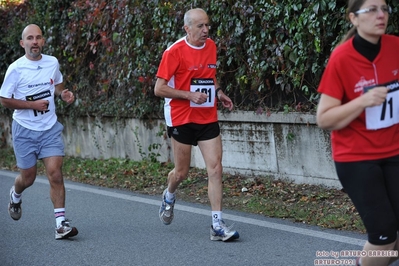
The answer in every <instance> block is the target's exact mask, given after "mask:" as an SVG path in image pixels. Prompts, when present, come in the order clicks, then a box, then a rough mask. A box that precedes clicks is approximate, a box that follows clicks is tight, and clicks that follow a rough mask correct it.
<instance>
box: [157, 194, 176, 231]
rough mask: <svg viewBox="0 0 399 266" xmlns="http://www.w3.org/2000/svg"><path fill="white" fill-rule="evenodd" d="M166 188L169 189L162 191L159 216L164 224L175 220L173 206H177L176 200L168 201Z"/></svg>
mask: <svg viewBox="0 0 399 266" xmlns="http://www.w3.org/2000/svg"><path fill="white" fill-rule="evenodd" d="M166 190H167V189H165V190H164V191H163V193H162V204H161V208H159V218H160V219H161V221H162V222H163V224H165V225H168V224H170V223H171V222H172V220H173V216H174V215H173V208H174V207H175V202H176V200H174V201H173V202H169V201H167V200H166V198H165V194H166Z"/></svg>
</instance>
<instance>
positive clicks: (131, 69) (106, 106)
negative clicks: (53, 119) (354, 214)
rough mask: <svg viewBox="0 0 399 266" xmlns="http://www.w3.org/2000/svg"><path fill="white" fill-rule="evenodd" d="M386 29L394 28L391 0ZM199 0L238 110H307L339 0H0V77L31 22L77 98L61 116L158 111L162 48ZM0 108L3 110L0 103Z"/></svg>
mask: <svg viewBox="0 0 399 266" xmlns="http://www.w3.org/2000/svg"><path fill="white" fill-rule="evenodd" d="M388 4H391V6H392V7H393V14H392V15H391V16H390V24H389V27H388V33H390V34H395V35H396V34H398V15H397V11H398V6H399V4H398V3H397V2H395V3H389V2H388ZM194 7H201V8H203V9H205V11H207V13H208V15H209V17H210V20H211V25H212V28H211V31H210V35H211V38H212V39H214V40H215V42H216V44H217V46H218V78H219V80H220V83H221V84H222V86H223V88H224V91H225V92H226V93H227V94H228V95H229V96H230V97H231V98H232V100H233V101H234V103H235V105H236V109H238V110H245V111H254V112H256V113H258V114H261V113H269V112H274V111H300V112H312V111H314V110H315V107H316V105H317V100H318V94H317V92H316V90H317V86H318V83H319V80H320V78H321V75H322V72H323V69H324V67H325V64H326V62H327V60H328V57H329V55H330V53H331V51H332V49H333V48H334V47H335V46H336V45H337V44H338V42H339V41H340V40H341V38H342V37H343V35H344V34H345V32H346V31H347V30H348V29H349V27H350V25H349V23H348V22H347V20H346V18H345V8H346V1H330V0H318V1H311V0H281V1H273V0H251V1H250V0H244V1H231V0H213V1H211V0H207V1H206V0H203V1H195V0H194V1H193V0H191V1H185V0H183V1H157V0H149V1H134V0H108V1H101V0H76V1H70V0H46V1H44V0H25V1H17V0H8V1H7V0H0V22H1V25H2V27H1V28H0V36H1V39H0V50H1V52H0V82H2V81H3V78H4V75H5V72H6V70H7V67H8V66H9V65H10V64H11V63H12V62H13V61H14V60H16V59H17V58H19V57H20V56H22V55H23V52H24V51H23V49H22V48H21V47H20V46H19V40H20V39H21V32H22V30H23V28H24V27H25V26H26V25H27V24H30V23H35V24H38V25H39V26H40V27H41V28H42V30H43V34H44V36H45V38H46V47H45V49H44V53H46V54H51V55H54V56H56V57H57V58H58V59H59V61H60V64H61V71H62V73H63V75H64V81H65V83H66V86H67V88H69V89H70V90H72V91H73V92H74V93H75V94H76V98H77V100H76V102H75V103H74V104H73V105H71V106H66V105H64V104H63V103H62V102H60V103H58V104H59V108H58V112H59V113H60V114H65V115H69V116H73V117H76V116H81V115H92V116H113V117H135V118H161V117H163V99H160V98H158V97H155V96H154V93H153V87H154V84H155V80H156V77H155V75H156V72H157V68H158V65H159V62H160V59H161V57H162V53H163V51H164V50H165V49H166V48H167V47H168V46H169V45H171V44H172V43H173V42H174V41H176V40H177V39H178V38H180V37H182V36H184V34H185V33H184V30H183V29H182V26H183V16H184V13H185V11H187V10H188V9H190V8H194ZM0 113H10V110H6V109H4V108H2V107H0Z"/></svg>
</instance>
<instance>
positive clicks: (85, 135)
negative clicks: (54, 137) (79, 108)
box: [0, 112, 340, 188]
mask: <svg viewBox="0 0 399 266" xmlns="http://www.w3.org/2000/svg"><path fill="white" fill-rule="evenodd" d="M219 120H220V126H221V134H222V140H223V167H224V171H225V172H228V173H238V174H242V175H255V176H257V175H268V176H273V177H275V178H281V179H288V180H292V181H294V182H295V183H307V184H321V185H326V186H329V187H336V188H339V187H340V184H339V181H338V179H337V177H336V173H335V169H334V165H333V162H332V160H331V148H330V137H329V132H326V131H324V130H321V129H319V128H318V127H317V126H316V123H315V116H314V115H310V114H298V113H289V114H282V113H272V114H262V115H256V114H254V113H253V112H234V113H222V112H220V113H219ZM60 121H61V122H62V123H63V124H64V127H65V129H64V140H65V152H66V154H67V155H70V156H76V157H82V158H105V159H107V158H112V157H114V158H115V157H116V158H129V159H132V160H141V159H143V158H146V157H147V158H148V157H151V156H154V154H157V153H159V156H157V158H158V160H160V161H173V156H172V151H171V147H170V140H169V139H168V138H167V137H166V135H165V132H164V127H165V125H164V121H163V120H154V121H142V120H138V119H126V120H120V121H114V120H113V119H112V118H101V119H97V118H93V117H82V118H81V119H78V120H74V121H71V120H70V119H68V118H60ZM9 124H10V119H9V118H7V117H4V116H0V127H1V126H2V125H3V129H1V130H2V131H3V132H5V139H6V141H7V143H8V145H12V144H11V133H10V131H11V130H10V126H7V125H9ZM154 144H155V145H154ZM150 146H152V147H153V148H155V149H153V150H151V151H149V150H148V148H149V147H150ZM151 154H153V155H151ZM191 157H192V160H191V165H192V166H193V167H199V168H204V167H205V165H204V161H203V159H202V156H201V152H200V150H199V148H198V147H194V148H193V152H192V156H191Z"/></svg>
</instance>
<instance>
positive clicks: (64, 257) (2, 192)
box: [0, 171, 366, 266]
mask: <svg viewBox="0 0 399 266" xmlns="http://www.w3.org/2000/svg"><path fill="white" fill-rule="evenodd" d="M15 175H16V173H13V172H9V171H0V225H1V229H2V230H1V235H0V265H2V266H14V265H18V266H24V265H29V266H36V265H37V266H39V265H40V266H43V265H57V266H62V265H155V266H156V265H182V266H183V265H190V266H196V265H198V266H199V265H201V266H203V265H273V266H286V265H297V266H301V265H304V266H305V265H337V264H320V263H321V262H323V263H334V262H333V260H335V262H337V261H338V260H341V262H344V264H340V265H353V263H354V258H353V257H351V256H349V257H346V256H348V253H345V252H347V251H360V250H361V248H362V246H363V243H364V241H365V239H366V236H365V235H362V234H357V233H352V232H342V231H336V230H322V229H320V228H318V227H314V226H307V225H303V224H295V223H292V222H290V221H286V220H282V219H271V218H267V217H264V216H261V215H253V214H247V213H242V212H236V211H230V210H224V219H225V220H226V222H227V223H228V225H230V224H232V223H234V224H235V228H236V229H237V230H238V231H239V233H240V239H239V240H238V241H235V242H228V243H223V242H213V241H210V240H209V227H210V209H209V207H208V206H203V205H199V204H192V203H186V202H181V201H177V204H176V206H175V220H174V221H173V223H172V224H171V225H169V226H165V225H163V224H162V223H161V221H160V220H159V217H158V209H159V204H160V197H161V196H156V197H154V196H147V195H140V194H136V193H132V192H128V191H122V190H117V189H107V188H101V187H96V186H90V185H85V184H80V183H74V182H69V181H67V182H66V189H67V206H66V207H67V210H66V213H67V218H68V219H70V220H72V222H71V223H72V225H73V226H76V227H77V228H78V229H79V235H78V236H76V237H75V238H71V239H70V240H57V241H56V240H55V239H54V226H55V221H54V215H53V207H52V204H51V201H50V198H49V185H48V181H47V179H46V178H45V177H38V178H37V180H36V182H35V184H34V185H33V186H32V187H30V188H29V189H28V190H26V191H25V192H24V194H23V203H22V208H23V213H22V218H21V220H19V221H13V220H12V219H11V218H10V217H9V215H8V213H7V204H8V200H9V189H10V187H11V186H12V184H13V180H14V177H15ZM345 254H346V255H345Z"/></svg>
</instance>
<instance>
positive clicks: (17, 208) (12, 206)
mask: <svg viewBox="0 0 399 266" xmlns="http://www.w3.org/2000/svg"><path fill="white" fill-rule="evenodd" d="M13 192H14V186H12V188H11V189H10V202H9V203H8V213H9V214H10V216H11V218H12V219H13V220H15V221H18V220H19V219H20V218H21V215H22V208H21V203H22V200H21V201H20V202H19V203H14V202H13V201H12V193H13Z"/></svg>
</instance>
